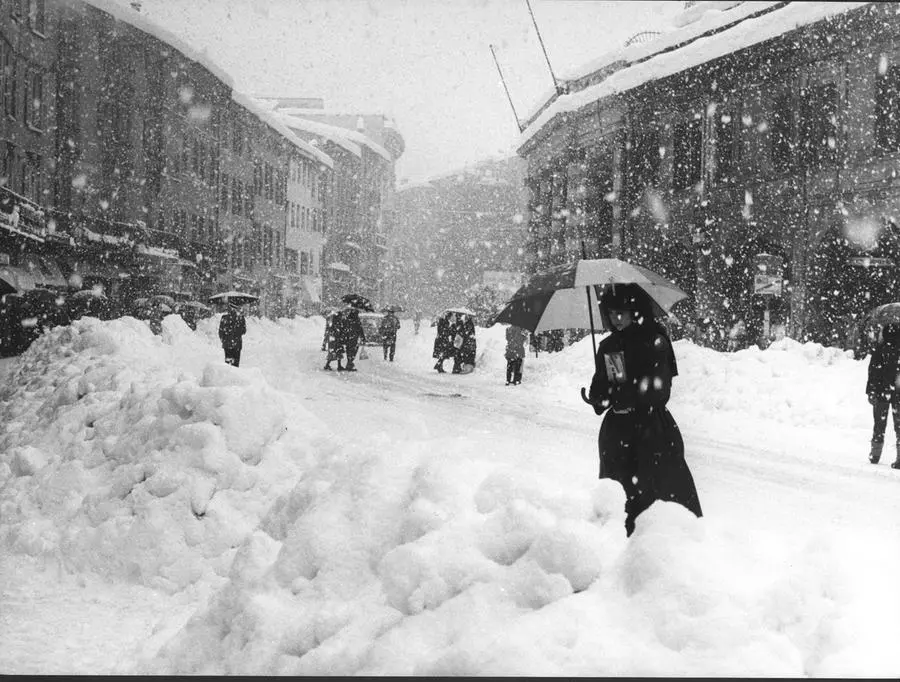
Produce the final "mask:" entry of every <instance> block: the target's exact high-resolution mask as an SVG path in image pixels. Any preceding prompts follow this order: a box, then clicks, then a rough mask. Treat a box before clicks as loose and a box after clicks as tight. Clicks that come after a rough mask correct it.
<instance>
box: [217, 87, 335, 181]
mask: <svg viewBox="0 0 900 682" xmlns="http://www.w3.org/2000/svg"><path fill="white" fill-rule="evenodd" d="M231 98H232V99H233V100H234V101H235V102H237V103H238V104H240V105H241V106H242V107H244V108H245V109H247V111H249V112H250V113H251V114H253V115H254V116H256V117H257V118H259V120H261V121H263V122H264V123H266V124H268V125H269V126H270V127H271V128H272V129H274V130H275V131H276V132H278V133H279V134H281V135H283V136H284V137H285V139H287V140H288V142H290V143H291V144H293V145H294V146H295V147H296V148H297V149H299V150H300V151H301V152H302V153H303V154H305V155H306V156H308V157H310V158H312V159H313V160H314V161H318V162H319V163H321V164H323V165H325V166H327V167H328V168H334V161H333V160H332V159H331V157H330V156H328V154H326V153H325V152H323V151H321V150H319V149H316V148H315V147H313V146H312V145H311V144H309V143H308V142H304V141H303V140H301V139H300V138H299V137H297V136H296V135H295V134H294V133H292V132H291V131H290V129H288V127H287V126H286V125H285V124H284V123H283V122H282V121H281V117H279V116H277V115H276V114H274V113H273V112H271V111H266V110H265V109H264V108H263V107H262V106H260V104H259V103H258V102H257V101H256V100H255V99H253V98H252V97H248V96H247V95H243V94H241V93H239V92H238V91H237V90H232V91H231Z"/></svg>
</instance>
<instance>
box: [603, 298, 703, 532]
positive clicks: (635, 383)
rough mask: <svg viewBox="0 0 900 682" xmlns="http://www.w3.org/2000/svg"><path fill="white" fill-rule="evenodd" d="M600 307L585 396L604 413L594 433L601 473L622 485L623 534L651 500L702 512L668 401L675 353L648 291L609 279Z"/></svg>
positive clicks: (676, 369) (633, 527) (697, 512)
mask: <svg viewBox="0 0 900 682" xmlns="http://www.w3.org/2000/svg"><path fill="white" fill-rule="evenodd" d="M600 315H601V317H602V318H603V319H602V321H603V322H604V324H605V327H606V328H607V329H610V330H611V333H610V335H609V336H607V337H606V338H605V339H603V341H601V342H600V344H599V346H598V347H597V357H596V364H595V368H596V371H595V373H594V376H593V379H592V381H591V387H590V392H589V396H588V400H589V402H590V403H591V405H592V406H593V408H594V412H595V413H596V414H598V415H603V414H604V413H605V416H604V418H603V423H602V424H601V426H600V433H599V435H598V441H597V442H598V450H599V456H600V478H611V479H613V480H616V481H618V482H619V483H621V485H622V487H623V488H624V490H625V532H626V534H627V535H629V536H630V535H631V534H632V533H633V532H634V529H635V519H637V517H638V516H639V515H640V514H641V513H642V512H643V511H645V510H646V509H648V508H649V507H650V505H651V504H653V502H655V501H656V500H664V501H669V502H678V503H679V504H681V505H683V506H684V507H686V508H687V509H689V510H690V511H692V512H693V513H694V514H695V515H696V516H698V517H700V516H702V515H703V514H702V511H701V508H700V500H699V497H698V495H697V489H696V487H695V486H694V479H693V476H692V475H691V471H690V469H689V468H688V465H687V462H686V461H685V459H684V442H683V440H682V438H681V432H680V431H679V429H678V425H677V424H676V423H675V419H674V418H673V417H672V415H671V413H670V412H669V410H668V409H667V408H666V403H668V401H669V395H670V392H671V388H672V378H673V377H674V376H676V375H677V374H678V368H677V365H676V362H675V353H674V351H673V350H672V344H671V341H670V340H669V337H668V334H667V333H666V331H665V329H664V328H663V327H662V326H661V325H660V324H659V323H658V322H657V321H656V320H655V319H654V315H653V303H652V301H651V299H650V297H649V296H648V295H647V293H646V292H644V291H643V290H642V289H641V287H640V286H639V285H637V284H616V285H610V286H608V287H607V288H606V290H605V291H604V292H603V294H602V295H601V297H600Z"/></svg>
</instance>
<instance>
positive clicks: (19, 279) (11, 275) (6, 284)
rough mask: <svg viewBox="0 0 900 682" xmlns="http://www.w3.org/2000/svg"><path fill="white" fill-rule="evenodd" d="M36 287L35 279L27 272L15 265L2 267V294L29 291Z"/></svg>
mask: <svg viewBox="0 0 900 682" xmlns="http://www.w3.org/2000/svg"><path fill="white" fill-rule="evenodd" d="M34 287H35V283H34V278H33V277H32V276H31V275H29V274H28V272H27V271H26V270H24V269H22V268H17V267H15V266H13V265H3V266H0V292H2V293H4V294H11V293H14V292H17V291H19V292H21V291H28V290H29V289H34Z"/></svg>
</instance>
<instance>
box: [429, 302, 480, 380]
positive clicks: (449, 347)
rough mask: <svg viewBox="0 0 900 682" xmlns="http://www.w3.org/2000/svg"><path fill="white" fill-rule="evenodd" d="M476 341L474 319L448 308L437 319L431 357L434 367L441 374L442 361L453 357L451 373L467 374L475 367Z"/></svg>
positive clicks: (442, 369) (442, 368) (443, 370)
mask: <svg viewBox="0 0 900 682" xmlns="http://www.w3.org/2000/svg"><path fill="white" fill-rule="evenodd" d="M476 354H477V343H476V341H475V321H474V320H473V319H472V316H471V315H470V314H468V313H465V312H459V311H453V310H448V311H445V312H444V313H443V314H442V315H441V316H440V317H439V318H438V321H437V334H435V337H434V349H433V351H432V354H431V355H432V357H433V358H434V359H435V360H436V362H435V363H434V369H436V370H437V371H438V372H439V373H441V374H443V373H444V372H446V371H447V370H445V369H444V362H445V361H446V360H449V359H450V358H452V359H453V368H452V369H451V370H450V371H451V372H452V373H453V374H469V373H470V372H472V371H473V370H474V369H475V356H476Z"/></svg>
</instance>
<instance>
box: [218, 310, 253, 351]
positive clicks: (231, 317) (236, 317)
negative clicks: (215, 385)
mask: <svg viewBox="0 0 900 682" xmlns="http://www.w3.org/2000/svg"><path fill="white" fill-rule="evenodd" d="M246 333H247V322H246V320H244V314H243V313H242V312H241V309H240V307H239V306H236V305H234V304H231V303H230V304H229V305H228V310H227V311H226V312H225V314H224V315H222V319H221V320H219V340H220V341H221V342H222V350H223V351H225V362H227V363H228V364H229V365H233V366H234V367H239V366H240V364H241V348H242V347H243V344H244V334H246Z"/></svg>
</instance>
